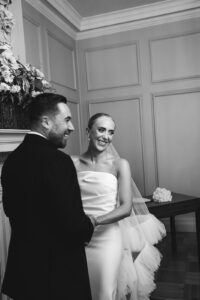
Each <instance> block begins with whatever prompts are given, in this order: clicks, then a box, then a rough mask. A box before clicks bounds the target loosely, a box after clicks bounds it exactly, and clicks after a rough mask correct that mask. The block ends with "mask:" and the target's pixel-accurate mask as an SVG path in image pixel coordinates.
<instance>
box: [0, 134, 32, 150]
mask: <svg viewBox="0 0 200 300" xmlns="http://www.w3.org/2000/svg"><path fill="white" fill-rule="evenodd" d="M28 131H29V130H18V129H0V149H1V150H0V151H1V152H11V151H13V150H14V149H15V148H17V146H19V144H20V143H21V142H22V141H23V139H24V136H25V134H26V133H27V132H28Z"/></svg>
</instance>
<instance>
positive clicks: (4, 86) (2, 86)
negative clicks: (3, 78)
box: [0, 82, 10, 92]
mask: <svg viewBox="0 0 200 300" xmlns="http://www.w3.org/2000/svg"><path fill="white" fill-rule="evenodd" d="M2 91H4V92H6V91H10V86H9V85H8V84H6V83H4V82H1V83H0V92H2Z"/></svg>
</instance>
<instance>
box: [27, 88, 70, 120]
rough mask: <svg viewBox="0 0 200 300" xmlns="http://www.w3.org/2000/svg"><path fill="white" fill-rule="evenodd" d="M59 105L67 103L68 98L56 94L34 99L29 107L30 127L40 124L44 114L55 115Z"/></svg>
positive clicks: (42, 95)
mask: <svg viewBox="0 0 200 300" xmlns="http://www.w3.org/2000/svg"><path fill="white" fill-rule="evenodd" d="M58 103H67V98H66V97H65V96H63V95H59V94H54V93H42V94H39V95H37V96H36V97H34V98H32V101H31V103H30V104H29V105H28V115H29V121H30V125H31V124H34V123H36V122H38V121H39V119H40V117H41V116H42V115H44V114H51V113H52V114H55V113H56V112H57V104H58Z"/></svg>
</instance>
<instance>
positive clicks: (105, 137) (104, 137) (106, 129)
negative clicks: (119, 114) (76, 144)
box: [88, 116, 115, 152]
mask: <svg viewBox="0 0 200 300" xmlns="http://www.w3.org/2000/svg"><path fill="white" fill-rule="evenodd" d="M114 132H115V123H114V121H113V120H112V119H111V118H110V117H107V116H102V117H99V118H98V119H96V120H95V122H94V124H93V125H92V128H91V129H88V135H89V140H90V146H92V147H94V148H95V149H96V150H98V151H100V152H102V151H104V150H105V149H106V148H107V147H108V145H109V144H110V143H111V141H112V139H113V135H114Z"/></svg>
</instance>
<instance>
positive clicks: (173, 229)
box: [170, 216, 177, 254]
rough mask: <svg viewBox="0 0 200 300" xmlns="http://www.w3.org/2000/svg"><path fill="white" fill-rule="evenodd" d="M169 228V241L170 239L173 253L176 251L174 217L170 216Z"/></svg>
mask: <svg viewBox="0 0 200 300" xmlns="http://www.w3.org/2000/svg"><path fill="white" fill-rule="evenodd" d="M170 229H171V241H172V252H173V254H176V253H177V244H176V223H175V217H174V216H171V217H170Z"/></svg>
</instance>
